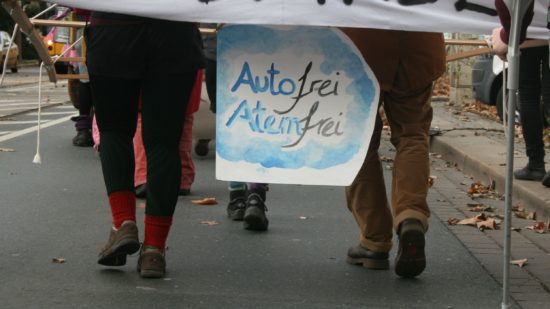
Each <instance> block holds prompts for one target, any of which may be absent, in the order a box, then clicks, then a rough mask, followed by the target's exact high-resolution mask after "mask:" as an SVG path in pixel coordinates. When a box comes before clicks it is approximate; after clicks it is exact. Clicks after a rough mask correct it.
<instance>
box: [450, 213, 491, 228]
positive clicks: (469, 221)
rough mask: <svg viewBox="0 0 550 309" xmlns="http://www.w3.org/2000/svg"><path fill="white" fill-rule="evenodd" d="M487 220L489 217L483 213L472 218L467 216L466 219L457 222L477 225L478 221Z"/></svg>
mask: <svg viewBox="0 0 550 309" xmlns="http://www.w3.org/2000/svg"><path fill="white" fill-rule="evenodd" d="M485 220H487V217H486V216H485V214H484V213H481V214H479V215H477V216H475V217H471V218H466V219H463V220H460V221H458V223H457V224H459V225H473V226H477V223H478V222H482V221H485Z"/></svg>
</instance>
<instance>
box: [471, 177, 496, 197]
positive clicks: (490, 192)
mask: <svg viewBox="0 0 550 309" xmlns="http://www.w3.org/2000/svg"><path fill="white" fill-rule="evenodd" d="M467 193H468V196H470V197H473V198H476V197H477V198H490V199H501V198H502V197H501V196H500V195H499V194H498V193H497V192H496V191H495V190H494V188H491V187H488V186H486V185H484V184H482V183H481V182H479V181H476V182H474V183H472V184H470V188H469V189H468V192H467Z"/></svg>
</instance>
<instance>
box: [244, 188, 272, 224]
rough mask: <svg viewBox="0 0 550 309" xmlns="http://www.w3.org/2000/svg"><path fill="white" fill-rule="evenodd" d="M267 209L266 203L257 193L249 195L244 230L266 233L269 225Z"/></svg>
mask: <svg viewBox="0 0 550 309" xmlns="http://www.w3.org/2000/svg"><path fill="white" fill-rule="evenodd" d="M266 211H267V207H266V206H265V204H264V201H263V200H262V198H261V197H260V195H258V194H257V193H251V194H249V195H248V199H247V201H246V209H245V211H244V218H243V220H244V228H245V229H246V230H253V231H265V230H267V226H268V225H269V221H268V220H267V217H266V216H265V212H266Z"/></svg>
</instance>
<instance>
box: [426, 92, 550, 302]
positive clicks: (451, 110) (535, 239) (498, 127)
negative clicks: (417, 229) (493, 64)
mask: <svg viewBox="0 0 550 309" xmlns="http://www.w3.org/2000/svg"><path fill="white" fill-rule="evenodd" d="M451 98H452V95H451ZM459 101H462V100H459ZM450 102H451V103H449V102H448V101H439V102H437V101H436V102H433V103H432V106H433V108H434V119H433V122H432V128H435V127H437V128H439V129H440V130H441V134H440V135H436V136H433V137H432V139H431V151H432V153H433V155H432V157H433V159H432V161H431V170H432V172H431V173H432V175H434V176H435V177H436V179H435V183H434V186H433V187H432V189H431V190H430V195H429V203H430V207H431V209H432V212H433V214H434V215H435V216H436V217H438V218H439V220H440V221H441V222H442V223H444V224H447V227H448V228H449V230H450V231H451V232H452V233H453V234H454V235H455V236H456V237H457V238H458V239H459V240H460V241H461V242H462V243H463V245H464V246H465V247H466V249H467V250H468V251H469V252H470V254H471V255H472V256H474V257H475V258H476V259H477V260H478V261H479V263H480V264H481V265H482V266H483V268H484V269H485V270H486V271H487V272H489V273H490V274H491V276H492V277H493V278H494V279H495V280H497V281H498V282H499V283H500V284H502V283H503V282H502V272H503V266H502V265H503V264H502V263H503V246H504V231H503V230H502V226H499V227H498V228H497V229H496V230H484V231H480V230H478V229H477V228H476V227H473V226H467V225H449V224H448V223H447V221H448V220H449V219H451V218H457V219H459V220H462V219H465V218H471V217H474V216H476V215H478V214H479V213H476V212H472V211H471V206H469V205H473V204H482V205H484V206H488V207H491V208H492V209H493V210H492V212H490V213H489V212H486V214H487V215H489V216H491V215H494V216H496V218H500V219H502V216H503V215H504V204H505V201H504V200H503V199H499V198H498V197H499V196H500V195H501V194H503V193H504V187H505V178H506V177H505V175H506V170H505V169H506V165H505V163H506V149H507V145H506V140H505V136H504V129H505V128H504V127H503V126H502V124H500V123H497V122H495V121H493V120H490V119H486V118H483V117H482V116H480V115H478V114H475V113H470V112H460V113H459V112H457V111H458V109H459V108H455V107H454V106H453V104H452V100H451V101H450ZM458 105H461V104H458ZM514 149H515V152H514V169H517V168H520V167H523V166H524V165H525V164H526V163H527V157H526V155H525V144H524V143H523V141H522V140H521V139H518V138H515V145H514ZM436 158H437V159H436ZM439 158H440V159H441V160H439ZM453 170H456V173H453ZM474 182H481V183H483V184H484V185H487V186H489V185H494V188H495V191H496V194H495V195H492V196H487V197H481V198H476V197H472V196H469V195H468V194H467V191H468V189H469V188H470V185H471V184H472V183H474ZM457 189H458V191H462V193H457ZM549 201H550V188H546V187H544V186H543V185H542V184H541V183H540V182H536V181H520V180H513V198H512V205H519V206H522V207H524V208H525V209H526V211H527V212H536V221H543V222H549V218H550V203H549ZM497 220H499V219H497ZM534 223H535V220H527V219H521V218H518V217H516V216H515V215H514V214H512V227H513V229H514V230H513V231H512V236H511V244H512V247H511V259H512V260H523V259H526V261H527V263H526V264H525V266H523V267H519V266H517V265H511V268H510V278H511V280H510V292H511V296H512V297H513V299H514V300H515V301H517V302H518V304H519V305H520V306H521V307H522V308H547V307H548V304H550V293H549V291H550V233H548V232H547V233H544V234H539V233H536V232H535V231H533V230H530V229H528V228H527V227H528V226H533V224H534Z"/></svg>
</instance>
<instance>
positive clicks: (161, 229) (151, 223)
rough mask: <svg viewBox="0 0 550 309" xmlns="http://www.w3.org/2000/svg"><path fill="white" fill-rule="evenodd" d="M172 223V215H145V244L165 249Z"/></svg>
mask: <svg viewBox="0 0 550 309" xmlns="http://www.w3.org/2000/svg"><path fill="white" fill-rule="evenodd" d="M171 225H172V216H169V217H161V216H151V215H147V214H146V215H145V239H144V241H143V244H144V245H146V246H153V247H156V248H159V249H160V250H161V251H164V247H165V246H166V239H167V238H168V232H169V231H170V226H171Z"/></svg>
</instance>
